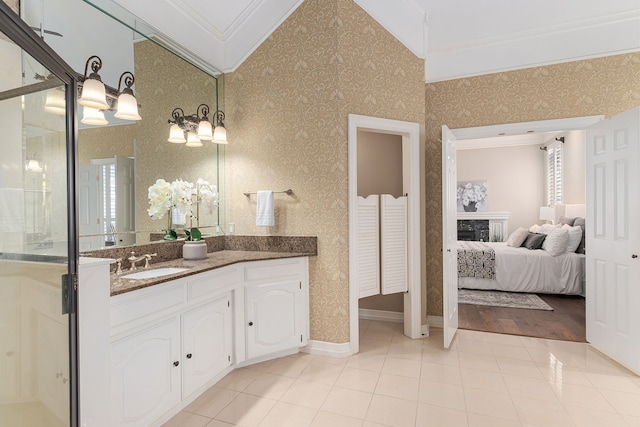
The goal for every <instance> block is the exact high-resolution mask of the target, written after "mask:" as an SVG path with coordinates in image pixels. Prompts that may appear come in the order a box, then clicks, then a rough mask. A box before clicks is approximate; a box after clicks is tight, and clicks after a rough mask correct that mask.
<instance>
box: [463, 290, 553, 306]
mask: <svg viewBox="0 0 640 427" xmlns="http://www.w3.org/2000/svg"><path fill="white" fill-rule="evenodd" d="M458 303H460V304H475V305H491V306H496V307H510V308H528V309H531V310H548V311H553V308H551V306H550V305H549V304H547V303H546V302H544V301H543V300H542V298H540V297H539V296H537V295H535V294H525V293H520V292H501V291H477V290H472V289H458Z"/></svg>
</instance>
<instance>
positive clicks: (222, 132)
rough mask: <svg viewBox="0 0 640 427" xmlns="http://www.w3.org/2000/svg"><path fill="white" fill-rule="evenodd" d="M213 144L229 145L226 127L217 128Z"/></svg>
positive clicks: (214, 132)
mask: <svg viewBox="0 0 640 427" xmlns="http://www.w3.org/2000/svg"><path fill="white" fill-rule="evenodd" d="M213 142H214V143H216V144H228V143H229V142H228V141H227V129H225V127H224V125H219V126H216V128H215V129H214V131H213Z"/></svg>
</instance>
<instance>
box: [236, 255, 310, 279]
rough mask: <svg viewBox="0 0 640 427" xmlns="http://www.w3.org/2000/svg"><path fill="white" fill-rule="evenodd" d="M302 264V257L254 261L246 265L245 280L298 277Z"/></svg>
mask: <svg viewBox="0 0 640 427" xmlns="http://www.w3.org/2000/svg"><path fill="white" fill-rule="evenodd" d="M300 264H301V259H300V258H287V259H282V260H269V261H256V262H252V263H250V264H249V265H246V266H245V267H244V281H245V283H251V282H265V281H271V280H273V279H278V280H280V279H298V278H300V276H301V274H300Z"/></svg>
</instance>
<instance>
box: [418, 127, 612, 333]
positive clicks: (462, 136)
mask: <svg viewBox="0 0 640 427" xmlns="http://www.w3.org/2000/svg"><path fill="white" fill-rule="evenodd" d="M604 118H605V117H604V115H597V116H583V117H572V118H566V119H551V120H540V121H533V122H519V123H508V124H501V125H490V126H477V127H469V128H458V129H451V132H452V133H453V135H454V136H455V137H456V141H457V142H459V141H462V140H467V139H482V138H499V137H501V136H507V135H508V136H511V135H525V134H530V133H532V132H533V133H543V132H562V131H569V130H585V129H586V128H587V127H589V126H591V125H593V124H594V123H597V122H599V121H601V120H603V119H604ZM457 142H454V144H457ZM499 145H500V144H499V142H497V143H496V144H495V145H494V146H499ZM441 179H442V183H443V189H444V188H446V187H445V185H444V184H445V179H446V170H443V171H442V176H441ZM443 191H444V190H443ZM442 198H443V200H444V194H443V195H442ZM585 202H586V200H585ZM586 210H587V212H588V208H587V209H586ZM443 220H444V213H443ZM443 267H444V266H443ZM445 273H446V271H445V270H444V268H443V275H444V274H445ZM444 285H445V281H444V276H443V284H442V287H443V289H442V291H443V295H444V292H446V289H444ZM428 319H429V323H430V324H431V325H432V326H437V327H442V326H443V325H444V318H443V317H435V316H428Z"/></svg>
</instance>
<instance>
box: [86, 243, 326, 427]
mask: <svg viewBox="0 0 640 427" xmlns="http://www.w3.org/2000/svg"><path fill="white" fill-rule="evenodd" d="M310 255H314V253H295V252H268V251H230V250H223V251H219V252H213V253H209V254H208V257H207V259H205V260H200V261H185V260H182V259H176V260H172V261H165V262H161V263H158V264H155V265H152V266H151V270H148V271H151V272H153V271H154V270H159V269H161V268H163V267H165V268H166V267H174V268H185V267H187V269H186V270H184V271H180V272H178V273H173V274H167V275H163V276H160V277H155V278H154V277H151V278H145V279H137V280H131V279H128V278H127V277H126V276H127V273H126V272H125V273H123V274H121V275H116V274H114V273H113V272H111V270H112V267H111V263H112V262H113V260H110V259H95V258H94V259H88V258H83V259H82V262H81V266H80V281H79V292H78V295H79V307H80V313H79V315H80V323H79V324H80V332H79V334H80V337H79V341H80V359H79V360H80V371H81V375H80V389H81V390H82V397H83V398H82V400H81V403H80V411H81V412H80V416H81V425H83V426H84V425H86V426H88V427H89V426H150V425H161V424H162V423H163V422H165V421H166V420H168V419H169V418H171V417H172V416H173V415H175V414H176V413H177V412H179V411H180V410H181V409H182V408H184V407H185V406H187V405H188V404H189V403H191V402H192V401H193V400H195V398H197V397H198V396H199V395H200V394H201V393H203V392H204V391H205V390H207V389H208V388H209V387H211V386H212V385H214V384H215V383H216V382H217V381H219V380H220V379H221V378H222V377H224V376H225V375H226V374H228V373H229V372H231V371H232V370H233V369H235V368H238V367H242V366H246V365H249V364H252V363H256V362H260V361H264V360H268V359H272V358H276V357H282V356H285V355H288V354H293V353H296V352H298V351H299V349H300V348H301V347H304V346H306V345H307V340H308V339H309V258H308V256H310ZM165 271H167V270H165ZM107 402H108V404H107Z"/></svg>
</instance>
